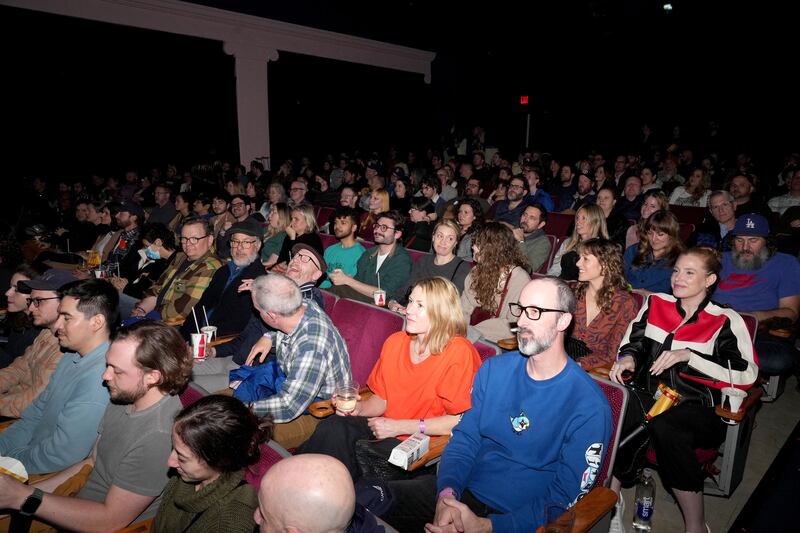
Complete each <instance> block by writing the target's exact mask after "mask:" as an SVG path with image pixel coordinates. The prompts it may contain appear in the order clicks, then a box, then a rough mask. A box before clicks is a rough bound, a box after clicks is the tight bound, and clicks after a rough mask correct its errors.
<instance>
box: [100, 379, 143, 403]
mask: <svg viewBox="0 0 800 533" xmlns="http://www.w3.org/2000/svg"><path fill="white" fill-rule="evenodd" d="M108 392H109V396H110V398H111V403H114V404H117V405H131V404H132V403H133V402H135V401H136V400H138V399H139V398H141V397H142V396H144V395H145V394H147V387H146V386H145V384H144V382H142V381H140V382H139V385H137V387H136V389H135V390H132V391H123V390H120V389H112V388H111V387H109V388H108Z"/></svg>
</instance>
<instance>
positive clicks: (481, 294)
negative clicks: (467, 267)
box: [461, 222, 531, 342]
mask: <svg viewBox="0 0 800 533" xmlns="http://www.w3.org/2000/svg"><path fill="white" fill-rule="evenodd" d="M472 254H473V258H474V260H475V266H474V267H473V268H472V270H471V271H470V273H469V274H468V275H467V279H466V280H464V292H463V293H462V294H461V307H462V308H463V311H464V317H465V318H466V320H468V321H469V324H470V326H473V328H471V330H472V331H470V334H469V337H470V339H471V340H475V339H477V338H479V337H481V336H482V337H484V338H486V339H487V340H489V341H491V342H497V341H499V340H501V339H507V338H509V337H511V336H512V333H511V327H510V326H509V322H516V318H515V317H514V316H513V315H512V314H511V310H510V309H509V307H508V304H509V303H510V302H516V301H518V300H519V295H520V293H521V292H522V289H523V288H524V287H525V285H526V284H527V283H528V282H529V281H530V279H531V278H530V276H529V275H528V269H529V264H528V259H527V257H525V254H523V253H522V250H521V249H520V247H519V243H517V240H516V239H515V238H514V234H513V233H512V232H511V229H509V228H508V226H506V225H505V224H501V223H500V222H489V223H487V224H486V225H484V226H483V227H482V228H481V229H479V230H478V231H477V233H476V234H475V237H474V239H473V241H472Z"/></svg>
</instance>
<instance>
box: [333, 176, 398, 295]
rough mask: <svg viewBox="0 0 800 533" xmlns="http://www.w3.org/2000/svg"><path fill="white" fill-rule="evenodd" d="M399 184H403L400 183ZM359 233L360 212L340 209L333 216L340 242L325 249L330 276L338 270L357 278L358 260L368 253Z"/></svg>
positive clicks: (336, 234)
mask: <svg viewBox="0 0 800 533" xmlns="http://www.w3.org/2000/svg"><path fill="white" fill-rule="evenodd" d="M398 183H401V182H400V181H398ZM357 232H358V211H356V210H355V209H353V208H352V207H340V208H339V209H337V210H336V212H335V213H334V215H333V234H334V235H335V236H336V238H337V239H338V241H339V242H337V243H336V244H332V245H331V246H328V247H327V248H325V253H324V255H323V257H324V258H325V263H326V264H327V265H328V269H327V270H328V274H331V273H333V272H334V271H335V270H336V269H339V270H341V271H342V272H344V273H345V274H347V275H348V276H355V275H356V272H357V271H358V266H357V265H358V260H359V259H361V256H362V254H363V253H364V252H365V251H366V249H365V248H364V245H362V244H361V243H360V242H358V241H357V240H356V235H357ZM331 286H332V283H331V282H330V280H328V279H326V280H325V281H323V282H322V284H321V285H320V287H321V288H323V289H327V288H330V287H331Z"/></svg>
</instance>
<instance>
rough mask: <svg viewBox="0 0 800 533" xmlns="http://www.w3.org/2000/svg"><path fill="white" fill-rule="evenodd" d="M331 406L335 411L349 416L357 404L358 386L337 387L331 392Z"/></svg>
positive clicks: (353, 384)
mask: <svg viewBox="0 0 800 533" xmlns="http://www.w3.org/2000/svg"><path fill="white" fill-rule="evenodd" d="M331 400H332V403H333V406H334V407H335V408H336V410H337V411H341V412H342V413H346V414H350V413H352V412H353V411H355V409H356V404H357V403H358V385H357V384H355V383H351V384H348V385H339V386H337V387H336V388H335V389H334V390H333V397H332V398H331Z"/></svg>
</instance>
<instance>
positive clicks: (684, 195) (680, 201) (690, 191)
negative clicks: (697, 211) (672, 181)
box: [669, 168, 711, 207]
mask: <svg viewBox="0 0 800 533" xmlns="http://www.w3.org/2000/svg"><path fill="white" fill-rule="evenodd" d="M710 188H711V178H710V177H709V176H708V174H707V173H706V171H705V170H703V169H702V168H695V169H694V170H692V173H691V174H689V179H688V180H687V181H686V184H685V185H679V186H677V187H676V188H675V190H674V191H672V194H671V195H670V197H669V203H670V204H672V205H687V206H691V207H705V206H706V205H708V200H709V196H710V195H711V191H710V190H709V189H710Z"/></svg>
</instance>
